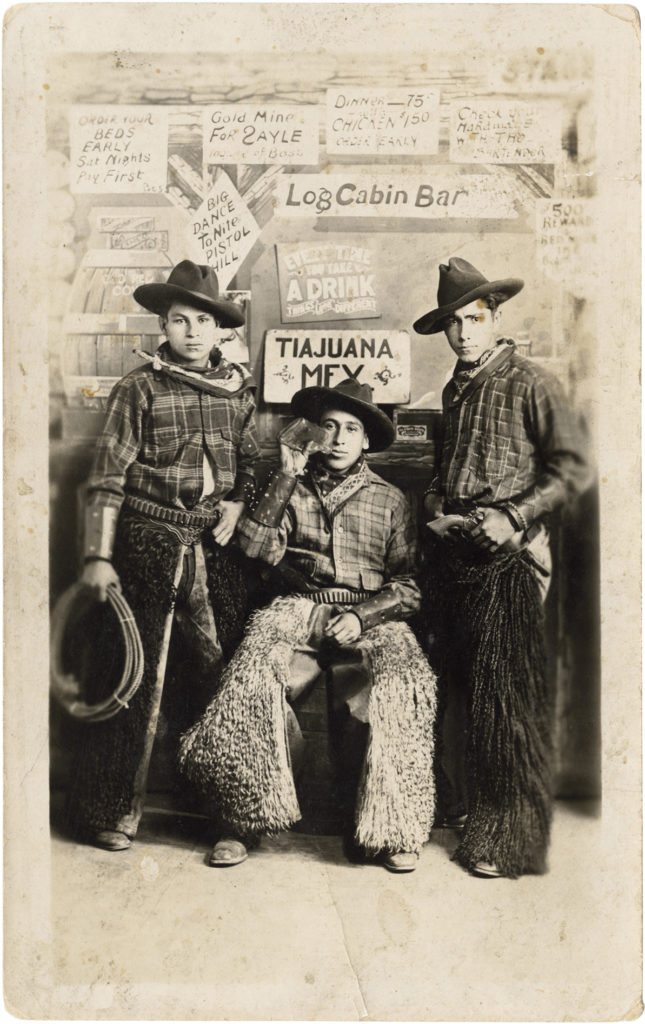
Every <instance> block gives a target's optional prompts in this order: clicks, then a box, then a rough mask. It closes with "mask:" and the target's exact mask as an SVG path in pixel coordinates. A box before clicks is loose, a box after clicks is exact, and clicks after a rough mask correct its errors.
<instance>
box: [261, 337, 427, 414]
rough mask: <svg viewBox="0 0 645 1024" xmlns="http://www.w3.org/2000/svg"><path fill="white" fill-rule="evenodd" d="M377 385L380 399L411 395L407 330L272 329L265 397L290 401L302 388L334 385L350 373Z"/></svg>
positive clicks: (267, 349) (395, 399)
mask: <svg viewBox="0 0 645 1024" xmlns="http://www.w3.org/2000/svg"><path fill="white" fill-rule="evenodd" d="M352 377H353V378H354V379H355V380H358V381H359V382H360V383H361V384H369V385H370V386H371V387H372V388H373V395H374V401H375V402H384V403H386V404H394V403H400V402H407V401H408V400H409V398H410V336H409V334H408V332H407V331H372V330H366V331H335V332H333V333H332V332H330V331H309V330H300V331H291V330H289V328H287V329H286V330H279V331H267V334H266V339H265V346H264V399H265V401H267V402H290V401H291V398H292V396H293V395H294V394H295V393H296V391H299V390H300V389H301V388H306V387H313V386H322V387H334V385H335V384H340V382H341V381H342V380H347V379H350V378H352Z"/></svg>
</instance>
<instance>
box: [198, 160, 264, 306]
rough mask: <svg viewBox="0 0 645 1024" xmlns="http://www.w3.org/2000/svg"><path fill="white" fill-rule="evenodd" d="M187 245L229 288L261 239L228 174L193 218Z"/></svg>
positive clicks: (213, 189) (223, 175)
mask: <svg viewBox="0 0 645 1024" xmlns="http://www.w3.org/2000/svg"><path fill="white" fill-rule="evenodd" d="M188 235H189V238H188V244H189V249H190V252H191V254H192V257H193V258H194V259H195V262H197V263H208V265H209V266H211V267H213V268H214V270H215V271H216V273H217V279H218V281H219V285H220V288H226V286H227V285H228V284H229V282H230V281H231V280H232V278H233V277H234V276H235V274H236V273H237V271H238V270H239V269H240V266H241V265H242V263H243V261H244V259H245V257H246V256H247V255H248V254H249V252H250V250H251V249H252V248H253V245H254V244H255V242H256V240H257V239H258V238H259V236H260V228H259V227H258V225H257V223H256V221H255V218H254V217H253V215H252V214H251V212H250V210H249V208H248V206H247V205H246V203H245V202H244V200H243V199H242V197H241V195H240V193H239V192H238V191H237V189H236V187H235V185H234V184H233V182H232V181H231V179H230V178H229V176H228V174H226V173H225V172H224V171H222V172H221V173H220V174H219V176H218V178H217V181H216V182H215V185H214V186H213V188H212V189H211V191H210V193H209V194H208V195H207V196H206V198H205V200H204V202H203V203H202V205H201V206H200V207H199V209H198V210H196V211H195V213H194V214H192V215H191V217H190V221H189V228H188Z"/></svg>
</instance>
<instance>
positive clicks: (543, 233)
mask: <svg viewBox="0 0 645 1024" xmlns="http://www.w3.org/2000/svg"><path fill="white" fill-rule="evenodd" d="M594 209H595V207H594V201H593V199H584V198H583V199H572V200H567V201H564V200H553V199H539V200H538V202H537V205H536V245H537V250H536V255H537V265H538V268H539V269H540V270H541V272H542V273H543V274H544V275H545V276H546V277H548V278H550V279H551V280H553V281H565V282H566V284H567V287H568V288H569V289H570V290H571V291H573V292H574V293H575V292H576V291H578V290H581V291H582V292H589V291H590V290H591V289H592V288H593V284H594V276H595V273H596V269H597V268H596V261H595V260H594V259H593V253H594V252H595V251H596V222H595V216H594Z"/></svg>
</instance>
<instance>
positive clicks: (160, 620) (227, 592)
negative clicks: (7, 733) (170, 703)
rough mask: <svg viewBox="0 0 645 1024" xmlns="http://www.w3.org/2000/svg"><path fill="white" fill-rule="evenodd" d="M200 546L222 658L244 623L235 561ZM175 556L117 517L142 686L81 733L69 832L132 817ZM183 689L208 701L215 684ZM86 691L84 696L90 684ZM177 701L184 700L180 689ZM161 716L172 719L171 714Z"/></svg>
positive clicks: (119, 562) (161, 539) (175, 546)
mask: <svg viewBox="0 0 645 1024" xmlns="http://www.w3.org/2000/svg"><path fill="white" fill-rule="evenodd" d="M204 545H205V552H206V567H207V576H208V588H209V594H210V597H211V603H212V605H213V611H214V617H215V623H216V626H217V629H218V636H219V639H220V641H221V643H222V647H223V648H224V652H225V653H227V649H228V651H229V652H230V650H231V648H234V646H235V644H236V643H237V642H238V641H239V638H240V636H241V633H242V628H243V624H244V620H245V617H246V612H247V609H246V590H245V584H244V579H243V575H242V570H241V566H240V565H239V560H238V558H236V557H235V556H229V553H228V551H227V549H221V548H217V545H215V544H214V542H213V543H212V544H211V543H210V541H209V539H208V538H205V539H204ZM179 548H180V543H179V540H178V539H177V538H176V537H174V536H173V535H172V534H171V533H169V532H168V531H166V530H163V529H161V528H159V529H150V527H149V525H147V524H142V523H141V520H140V519H139V518H138V517H136V516H131V515H128V514H127V513H122V514H121V516H120V518H119V524H118V528H117V537H116V543H115V549H114V566H115V569H116V570H117V572H118V574H119V579H120V581H121V585H122V588H123V593H124V595H125V597H126V600H127V601H128V603H129V605H130V607H131V608H132V612H133V614H134V617H135V620H136V623H137V627H138V629H139V633H140V635H141V641H142V645H143V651H144V674H143V680H142V682H141V686H140V687H139V689H138V690H137V692H136V693H135V695H134V697H133V698H132V700H131V701H130V703H129V706H128V707H127V708H124V709H123V710H122V711H119V713H118V714H117V715H116V716H115V717H114V718H111V719H109V720H108V721H106V722H96V723H92V724H87V725H85V726H84V727H83V730H82V734H81V736H80V743H79V749H78V751H77V753H76V757H75V764H74V767H73V771H72V780H71V787H70V793H69V798H68V817H69V821H70V825H71V827H72V828H73V829H74V831H76V832H79V833H85V832H92V831H100V830H101V829H111V828H114V827H115V826H116V824H117V823H118V822H120V821H121V820H122V819H124V818H127V817H128V816H130V814H131V811H132V806H133V799H134V797H135V777H136V774H137V770H138V768H139V764H140V762H141V759H142V755H143V750H144V744H145V741H146V732H147V729H148V723H149V720H150V716H151V706H152V701H153V693H154V689H155V683H156V677H157V665H158V662H159V654H160V649H161V644H162V638H163V630H164V623H165V619H166V616H167V614H168V612H169V611H170V610H171V608H172V606H173V604H174V601H175V598H176V594H175V593H174V591H173V578H174V574H175V569H176V566H177V558H178V553H179ZM111 639H112V641H113V642H114V643H115V642H116V641H117V640H118V637H112V638H111V637H110V636H107V635H103V636H101V637H98V638H97V642H98V643H103V644H104V646H105V653H106V658H107V657H108V656H109V652H110V640H111ZM173 643H174V641H173ZM186 683H187V687H188V689H189V690H190V689H191V688H192V689H193V690H194V689H195V688H196V685H197V684H198V683H200V684H202V685H203V686H204V687H209V690H208V698H210V697H211V696H212V694H213V693H214V691H215V686H216V679H215V678H213V679H212V680H196V679H192V680H186ZM88 684H89V686H90V690H91V684H92V680H91V679H89V680H88ZM178 689H179V688H178ZM183 693H184V694H185V693H186V688H185V687H184V690H183ZM200 697H201V694H200ZM208 698H206V699H208ZM179 699H181V700H182V702H185V700H186V697H185V696H182V695H181V694H178V696H177V700H179ZM206 699H204V700H202V701H201V707H200V709H199V710H201V708H203V707H204V704H205V702H206ZM175 710H176V712H177V713H178V714H179V713H181V714H183V715H185V714H186V709H185V708H184V707H183V703H182V707H181V708H179V707H177V708H176V709H175ZM168 713H171V714H172V713H173V708H172V707H171V708H169V712H168ZM198 713H199V711H196V712H195V714H198ZM180 720H181V719H180ZM190 720H192V719H189V721H190ZM185 724H186V723H185V722H184V727H185ZM133 827H135V826H133Z"/></svg>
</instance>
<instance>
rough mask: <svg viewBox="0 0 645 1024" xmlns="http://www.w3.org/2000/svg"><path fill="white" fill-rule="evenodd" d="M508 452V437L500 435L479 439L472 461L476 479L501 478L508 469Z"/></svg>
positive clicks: (509, 444) (509, 447)
mask: <svg viewBox="0 0 645 1024" xmlns="http://www.w3.org/2000/svg"><path fill="white" fill-rule="evenodd" d="M510 450H511V439H510V437H505V436H502V435H500V434H495V435H493V436H492V437H491V436H488V437H487V436H486V435H483V436H482V437H480V438H479V441H478V445H477V449H476V452H475V458H474V460H473V463H474V469H475V473H476V475H477V477H478V478H479V479H480V480H485V481H490V480H492V479H494V480H499V479H500V478H503V477H504V476H505V475H506V473H507V471H508V468H509V455H510Z"/></svg>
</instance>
